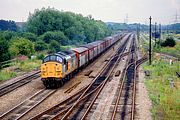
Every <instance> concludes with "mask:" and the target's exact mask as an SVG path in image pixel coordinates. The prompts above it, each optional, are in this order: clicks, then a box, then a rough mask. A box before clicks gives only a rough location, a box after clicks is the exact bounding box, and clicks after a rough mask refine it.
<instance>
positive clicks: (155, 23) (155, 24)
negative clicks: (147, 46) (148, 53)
mask: <svg viewBox="0 0 180 120" xmlns="http://www.w3.org/2000/svg"><path fill="white" fill-rule="evenodd" d="M156 26H157V23H156V22H155V34H154V37H155V44H154V46H155V47H156Z"/></svg>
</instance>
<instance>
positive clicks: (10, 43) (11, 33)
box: [0, 8, 111, 62]
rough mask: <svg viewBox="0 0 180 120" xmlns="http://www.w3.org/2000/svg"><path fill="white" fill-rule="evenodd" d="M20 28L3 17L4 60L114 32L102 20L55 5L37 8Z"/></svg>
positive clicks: (0, 31) (1, 47) (0, 27)
mask: <svg viewBox="0 0 180 120" xmlns="http://www.w3.org/2000/svg"><path fill="white" fill-rule="evenodd" d="M17 28H18V27H17V26H16V24H15V22H14V21H5V20H0V43H1V44H0V51H1V53H2V54H1V55H0V62H3V61H6V60H9V59H13V58H14V57H17V56H19V55H26V56H28V57H30V56H31V55H33V54H34V53H35V52H41V51H47V52H48V53H50V52H57V51H59V50H61V49H63V50H64V49H68V48H70V47H71V46H74V45H79V44H84V43H89V42H92V41H95V40H98V39H101V38H104V37H105V36H108V35H110V34H111V31H110V30H109V29H108V27H107V26H106V24H105V23H103V22H102V21H97V20H94V19H93V18H92V17H91V16H88V17H83V16H82V15H81V14H75V13H72V12H64V11H58V10H56V9H54V8H47V9H45V8H42V9H41V10H39V9H36V10H35V12H34V13H33V14H30V15H29V18H28V21H27V22H26V23H25V25H24V26H23V28H21V29H19V30H18V29H17ZM6 30H8V31H6ZM22 31H23V32H22Z"/></svg>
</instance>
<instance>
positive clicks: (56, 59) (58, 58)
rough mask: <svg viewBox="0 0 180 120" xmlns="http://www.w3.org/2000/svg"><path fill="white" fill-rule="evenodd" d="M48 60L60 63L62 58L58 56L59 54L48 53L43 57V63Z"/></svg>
mask: <svg viewBox="0 0 180 120" xmlns="http://www.w3.org/2000/svg"><path fill="white" fill-rule="evenodd" d="M49 61H57V62H60V63H62V61H63V60H62V58H61V57H59V56H56V55H50V56H47V57H46V58H44V60H43V63H45V62H49Z"/></svg>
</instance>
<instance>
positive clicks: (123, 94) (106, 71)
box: [0, 33, 150, 120]
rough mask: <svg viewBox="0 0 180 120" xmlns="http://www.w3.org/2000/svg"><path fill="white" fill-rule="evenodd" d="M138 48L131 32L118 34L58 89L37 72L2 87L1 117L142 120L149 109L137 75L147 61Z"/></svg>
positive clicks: (36, 119)
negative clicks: (53, 87) (144, 106)
mask: <svg viewBox="0 0 180 120" xmlns="http://www.w3.org/2000/svg"><path fill="white" fill-rule="evenodd" d="M137 44H138V40H137V36H136V35H135V34H134V33H123V34H121V35H120V36H119V38H118V40H117V42H115V43H114V44H113V45H112V46H110V47H109V48H108V49H107V50H106V51H105V52H103V53H102V54H101V55H99V56H98V57H97V58H96V59H95V60H94V61H93V62H91V63H89V64H88V65H87V66H85V67H84V68H83V69H81V70H79V72H78V73H76V74H75V75H74V76H73V77H72V78H71V79H70V80H69V81H67V82H66V83H65V84H64V85H63V86H62V87H60V88H58V89H46V88H45V87H44V85H43V84H42V82H41V81H40V79H41V78H40V74H39V73H40V71H35V72H33V73H30V74H27V75H24V76H22V77H18V78H17V80H15V82H14V81H13V82H11V80H10V81H8V82H5V83H3V84H2V85H1V86H0V90H1V96H0V104H1V109H0V119H2V120H7V119H9V120H10V119H12V120H18V119H22V120H26V119H31V120H38V119H39V120H42V119H47V120H56V119H61V120H66V119H71V120H72V119H77V120H83V119H90V120H95V119H97V120H119V119H122V120H124V119H127V120H129V119H131V120H133V119H142V118H143V117H142V116H143V115H144V114H143V115H142V114H141V112H142V111H148V109H146V108H145V109H142V108H141V106H142V104H149V101H148V100H147V102H146V101H145V103H144V102H143V103H142V102H141V100H140V99H141V97H140V96H141V94H142V92H144V91H141V90H142V88H141V87H142V85H141V84H140V82H139V81H141V79H143V78H142V77H139V74H143V73H142V72H140V71H142V70H141V68H140V65H141V64H142V63H144V62H145V61H147V59H148V57H147V56H146V54H142V53H141V52H140V51H139V50H138V47H137ZM25 81H26V82H25ZM145 114H146V113H145ZM148 115H150V113H147V116H148ZM145 116H146V115H145ZM148 117H150V116H148ZM148 117H147V118H148Z"/></svg>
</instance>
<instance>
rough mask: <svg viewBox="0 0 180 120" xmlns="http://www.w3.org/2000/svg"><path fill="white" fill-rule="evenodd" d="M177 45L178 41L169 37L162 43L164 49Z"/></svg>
mask: <svg viewBox="0 0 180 120" xmlns="http://www.w3.org/2000/svg"><path fill="white" fill-rule="evenodd" d="M175 45H176V41H175V40H174V38H173V37H167V38H166V40H165V41H164V42H162V43H161V46H163V47H167V46H169V47H174V46H175Z"/></svg>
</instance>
